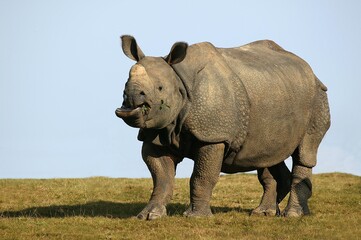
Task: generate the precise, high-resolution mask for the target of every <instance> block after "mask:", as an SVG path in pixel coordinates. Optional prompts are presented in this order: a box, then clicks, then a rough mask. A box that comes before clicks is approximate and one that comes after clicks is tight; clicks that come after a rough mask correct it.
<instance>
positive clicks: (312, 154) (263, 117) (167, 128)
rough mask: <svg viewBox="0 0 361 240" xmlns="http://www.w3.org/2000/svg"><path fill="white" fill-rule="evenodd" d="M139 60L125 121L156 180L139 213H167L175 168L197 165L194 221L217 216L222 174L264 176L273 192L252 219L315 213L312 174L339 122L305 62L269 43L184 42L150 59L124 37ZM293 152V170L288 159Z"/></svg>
mask: <svg viewBox="0 0 361 240" xmlns="http://www.w3.org/2000/svg"><path fill="white" fill-rule="evenodd" d="M122 47H123V51H124V53H125V54H126V55H127V56H128V57H129V58H131V59H133V60H135V61H137V63H136V64H135V65H134V66H133V67H132V69H131V71H130V77H129V79H128V82H127V84H126V87H125V91H124V102H123V106H122V107H121V108H118V109H117V110H116V115H117V116H118V117H120V118H122V119H123V120H124V121H125V122H126V123H127V124H128V125H130V126H132V127H137V128H140V131H139V135H138V139H139V140H141V141H143V148H142V156H143V159H144V161H145V163H146V164H147V166H148V168H149V170H150V172H151V174H152V178H153V183H154V189H153V193H152V196H151V199H150V201H149V203H148V205H147V206H146V207H145V208H144V209H143V211H142V212H141V213H140V214H139V215H138V217H139V218H141V219H155V218H158V217H160V216H163V215H166V208H165V207H166V204H167V203H168V202H169V201H170V199H171V196H172V192H173V183H174V175H175V170H176V166H177V164H178V163H179V162H181V161H182V159H183V158H184V157H188V158H191V159H193V160H194V169H193V173H192V177H191V182H190V191H191V199H190V207H189V208H188V209H187V210H186V211H185V213H184V214H185V215H186V216H208V215H211V214H212V213H211V210H210V205H209V202H210V198H211V194H212V190H213V188H214V186H215V184H216V182H217V180H218V177H219V174H220V172H221V171H222V172H225V173H236V172H243V171H249V170H257V171H258V179H259V181H260V183H261V184H262V186H263V187H264V194H263V197H262V200H261V203H260V205H259V206H258V207H257V208H256V209H254V210H253V211H252V214H260V215H276V214H280V211H279V209H278V203H279V202H280V201H282V199H283V198H284V197H285V196H286V195H287V193H288V192H290V197H289V201H288V205H287V207H286V208H285V210H284V211H283V215H284V216H302V215H305V214H309V209H308V204H307V202H308V198H309V197H310V196H311V191H312V185H311V172H312V167H314V166H315V165H316V155H317V149H318V146H319V144H320V142H321V140H322V138H323V136H324V134H325V133H326V131H327V130H328V128H329V126H330V114H329V107H328V100H327V95H326V90H327V88H326V87H325V86H324V85H323V84H322V83H321V82H320V81H319V80H318V78H317V77H316V76H315V75H314V73H313V71H312V69H311V68H310V66H309V65H308V64H307V63H306V62H305V61H303V60H302V59H301V58H299V57H297V56H295V55H294V54H292V53H290V52H287V51H285V50H284V49H282V48H281V47H280V46H278V45H277V44H276V43H274V42H272V41H269V40H264V41H257V42H253V43H250V44H247V45H244V46H242V47H238V48H215V47H214V46H213V45H212V44H210V43H206V42H205V43H198V44H194V45H191V46H189V47H188V45H187V44H186V43H175V44H174V45H173V47H172V49H171V51H170V53H169V55H168V56H166V57H164V58H160V57H145V56H144V54H143V52H142V51H141V49H140V48H139V46H138V45H137V43H136V41H135V39H134V38H133V37H131V36H123V37H122ZM289 156H292V159H293V169H292V173H290V171H289V170H288V168H287V167H286V165H285V164H284V160H285V159H286V158H288V157H289Z"/></svg>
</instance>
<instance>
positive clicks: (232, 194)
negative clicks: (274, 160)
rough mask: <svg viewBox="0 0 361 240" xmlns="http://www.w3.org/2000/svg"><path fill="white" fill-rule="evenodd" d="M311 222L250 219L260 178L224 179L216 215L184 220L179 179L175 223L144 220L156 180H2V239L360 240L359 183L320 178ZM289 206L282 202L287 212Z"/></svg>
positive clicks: (172, 208)
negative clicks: (139, 216)
mask: <svg viewBox="0 0 361 240" xmlns="http://www.w3.org/2000/svg"><path fill="white" fill-rule="evenodd" d="M313 182H314V192H313V196H312V198H311V200H310V209H311V211H312V215H311V216H307V217H303V218H297V219H287V218H280V217H250V216H249V212H250V211H251V209H252V208H254V207H256V206H257V205H258V203H259V201H260V197H261V194H262V187H261V185H260V184H259V183H258V181H257V177H256V176H255V175H248V174H236V175H226V176H222V177H221V178H220V181H219V182H218V184H217V186H216V188H215V190H214V193H213V198H212V203H211V204H212V211H213V212H214V217H212V218H200V219H189V218H185V217H183V216H182V213H183V211H184V210H185V209H186V207H187V204H188V201H189V200H188V199H189V185H188V179H177V180H176V187H175V191H174V197H173V200H172V203H171V204H170V205H169V207H168V214H169V215H170V216H169V217H165V218H162V219H159V220H156V221H140V220H138V219H136V218H133V217H132V216H134V215H136V214H137V213H138V212H139V211H140V210H141V209H142V208H143V207H144V206H145V204H146V203H147V201H148V198H149V196H150V193H151V190H152V181H151V179H121V178H117V179H112V178H102V177H100V178H98V177H96V178H86V179H32V180H29V179H21V180H13V179H0V239H221V238H223V239H361V177H358V176H353V175H349V174H340V173H332V174H318V175H314V178H313ZM285 204H286V201H284V202H282V208H283V207H284V205H285Z"/></svg>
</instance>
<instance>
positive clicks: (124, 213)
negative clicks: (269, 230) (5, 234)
mask: <svg viewBox="0 0 361 240" xmlns="http://www.w3.org/2000/svg"><path fill="white" fill-rule="evenodd" d="M145 206H146V203H141V202H137V203H117V202H108V201H97V202H89V203H85V204H78V205H52V206H45V207H32V208H26V209H23V210H19V211H4V212H0V217H5V218H18V217H33V218H65V217H76V216H81V217H109V218H131V217H134V216H136V215H137V214H138V213H139V212H140V211H141V210H142V209H143V208H144V207H145ZM187 207H188V206H187V205H185V204H180V203H171V204H168V206H167V212H168V215H170V216H181V215H182V214H183V212H184V211H185V210H186V209H187ZM231 211H236V212H246V213H249V212H250V211H251V210H250V209H241V208H228V207H212V212H213V213H215V214H217V213H226V212H231Z"/></svg>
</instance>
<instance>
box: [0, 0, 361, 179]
mask: <svg viewBox="0 0 361 240" xmlns="http://www.w3.org/2000/svg"><path fill="white" fill-rule="evenodd" d="M360 12H361V2H360V1H310V0H306V1H229V0H223V1H218V2H216V1H214V2H213V1H188V0H184V1H182V2H178V3H172V2H171V1H82V0H80V1H55V0H46V1H45V0H44V1H39V0H32V1H25V0H22V1H19V0H2V1H0V34H1V37H0V109H1V112H0V163H1V167H0V178H53V177H89V176H108V177H150V174H149V172H148V169H147V168H146V166H145V164H144V163H143V161H142V159H141V155H140V148H141V143H140V142H138V141H137V140H136V136H137V130H136V129H132V128H130V127H128V126H127V125H125V123H124V122H123V121H122V120H120V119H118V118H117V117H116V116H115V114H114V110H115V108H116V107H119V106H120V105H121V102H122V90H123V86H124V84H125V81H126V80H127V77H128V71H129V68H130V67H131V65H133V64H134V63H133V62H132V61H131V60H129V59H128V58H127V57H125V56H124V55H123V53H122V51H121V48H120V40H119V36H120V35H123V34H131V35H133V36H135V37H136V39H137V41H138V43H139V45H140V46H141V48H142V50H143V52H144V53H145V54H146V55H152V56H163V55H166V54H167V53H168V51H169V49H170V47H171V46H172V44H173V43H174V42H176V41H186V42H188V43H189V44H193V43H197V42H201V41H209V42H212V43H213V44H214V45H216V46H219V47H233V46H240V45H243V44H246V43H248V42H251V41H255V40H259V39H272V40H274V41H276V42H277V43H278V44H280V45H281V46H282V47H284V48H285V49H287V50H289V51H292V52H294V53H295V54H297V55H299V56H301V57H302V58H303V59H305V60H306V61H307V62H308V63H309V64H310V65H311V66H312V68H313V70H314V72H315V73H316V75H317V76H318V77H319V78H320V79H321V80H322V81H323V82H324V84H326V85H327V86H328V89H329V91H328V95H329V101H330V105H331V114H332V126H331V129H330V130H329V132H328V133H327V135H326V138H325V139H324V141H323V142H322V144H321V147H320V149H319V154H318V165H317V166H316V167H315V168H314V172H315V173H321V172H335V171H341V172H347V173H352V174H357V175H361V151H360V149H361V138H360V137H359V135H360V133H361V131H360V130H361V129H360V123H361V113H360V112H361V111H360V109H361V107H360V104H361V96H360V95H361V94H360V89H361V84H360V82H361V71H360V67H361V58H360V53H361V47H360V46H361V45H360V43H361V28H360V22H361V17H360ZM288 162H289V161H288ZM192 163H193V162H192V161H191V160H189V159H185V160H184V161H183V162H182V163H181V164H180V166H179V167H178V171H177V176H178V177H188V176H190V174H191V171H192Z"/></svg>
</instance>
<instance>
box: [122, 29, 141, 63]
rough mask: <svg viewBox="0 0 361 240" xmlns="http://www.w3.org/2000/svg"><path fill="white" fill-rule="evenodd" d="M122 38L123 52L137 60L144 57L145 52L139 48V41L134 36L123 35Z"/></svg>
mask: <svg viewBox="0 0 361 240" xmlns="http://www.w3.org/2000/svg"><path fill="white" fill-rule="evenodd" d="M120 38H121V40H122V49H123V52H124V54H125V55H126V56H127V57H128V58H130V59H132V60H134V61H137V62H138V61H139V60H141V59H142V58H144V53H143V52H142V50H141V49H140V48H139V46H138V44H137V41H135V38H134V37H132V36H129V35H123V36H121V37H120Z"/></svg>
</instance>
